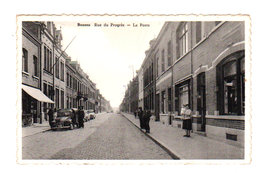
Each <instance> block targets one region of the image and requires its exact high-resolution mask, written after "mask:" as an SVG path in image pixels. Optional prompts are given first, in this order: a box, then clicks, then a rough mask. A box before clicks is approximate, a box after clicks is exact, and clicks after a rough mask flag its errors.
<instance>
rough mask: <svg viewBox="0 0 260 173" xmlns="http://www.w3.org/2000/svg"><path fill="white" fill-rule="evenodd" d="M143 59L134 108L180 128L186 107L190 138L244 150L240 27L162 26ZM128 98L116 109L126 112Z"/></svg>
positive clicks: (208, 24) (237, 24)
mask: <svg viewBox="0 0 260 173" xmlns="http://www.w3.org/2000/svg"><path fill="white" fill-rule="evenodd" d="M145 54H146V56H145V58H144V61H143V63H142V65H141V68H140V69H139V71H138V73H137V77H138V80H137V81H138V92H139V93H138V94H139V97H138V106H139V107H142V108H143V109H149V110H151V111H152V112H153V114H154V116H155V120H157V121H161V122H163V123H165V124H170V125H171V126H173V127H176V128H182V120H181V116H180V110H181V108H182V106H183V105H186V104H188V105H189V108H190V109H191V110H192V113H193V118H192V119H193V123H192V128H193V132H196V133H199V134H203V135H205V136H207V137H211V138H215V139H219V140H222V141H225V142H227V143H230V144H234V145H237V146H244V130H245V116H244V115H245V23H244V22H242V21H207V22H201V21H197V22H196V21H194V22H192V21H187V22H165V24H164V25H163V27H162V29H161V31H160V33H159V34H158V36H157V38H156V39H153V40H151V41H150V48H149V49H148V50H147V51H146V52H145ZM131 82H132V81H131ZM131 82H130V83H131ZM130 86H131V85H129V87H130ZM131 90H132V89H131V88H128V89H127V92H128V91H131ZM127 92H126V95H125V98H124V100H123V102H122V103H121V105H120V109H121V111H128V112H130V111H131V109H126V108H127V106H126V105H128V104H129V103H128V101H129V100H132V99H131V98H130V99H126V98H127V97H128V95H127ZM130 96H131V95H130Z"/></svg>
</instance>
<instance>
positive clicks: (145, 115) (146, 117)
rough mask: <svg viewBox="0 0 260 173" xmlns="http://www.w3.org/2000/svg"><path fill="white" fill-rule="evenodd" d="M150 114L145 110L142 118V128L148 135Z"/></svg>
mask: <svg viewBox="0 0 260 173" xmlns="http://www.w3.org/2000/svg"><path fill="white" fill-rule="evenodd" d="M151 116H152V114H151V111H150V110H146V111H145V113H144V118H143V121H144V128H145V132H146V133H150V125H149V123H150V118H151Z"/></svg>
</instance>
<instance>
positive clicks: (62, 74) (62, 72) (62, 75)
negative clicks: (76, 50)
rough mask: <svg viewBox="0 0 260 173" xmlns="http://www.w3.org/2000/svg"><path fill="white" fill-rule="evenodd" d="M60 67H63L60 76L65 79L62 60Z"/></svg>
mask: <svg viewBox="0 0 260 173" xmlns="http://www.w3.org/2000/svg"><path fill="white" fill-rule="evenodd" d="M60 68H61V71H60V73H61V74H60V75H61V76H60V78H61V80H62V81H64V63H63V62H60Z"/></svg>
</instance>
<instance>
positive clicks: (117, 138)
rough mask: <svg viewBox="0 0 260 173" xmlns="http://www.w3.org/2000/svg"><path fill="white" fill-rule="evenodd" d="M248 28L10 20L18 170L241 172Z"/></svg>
mask: <svg viewBox="0 0 260 173" xmlns="http://www.w3.org/2000/svg"><path fill="white" fill-rule="evenodd" d="M250 25H251V24H250V17H249V16H247V15H219V16H218V15H167V16H166V15H165V16H163V15H38V16H37V15H17V95H18V98H19V99H18V101H17V163H19V164H32V163H34V164H49V163H57V164H99V163H104V162H105V163H113V164H121V163H124V164H182V165H183V164H197V163H200V164H201V163H203V164H208V163H213V164H233V163H234V164H249V163H250V162H251V151H252V150H251V145H252V144H251V142H252V139H251V133H252V131H251V117H252V115H251V54H250V52H251V51H250V50H251V47H250V40H251V35H250ZM177 160H178V161H177Z"/></svg>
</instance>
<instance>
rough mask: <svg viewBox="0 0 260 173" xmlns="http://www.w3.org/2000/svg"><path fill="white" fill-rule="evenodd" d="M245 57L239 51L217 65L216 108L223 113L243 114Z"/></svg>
mask: <svg viewBox="0 0 260 173" xmlns="http://www.w3.org/2000/svg"><path fill="white" fill-rule="evenodd" d="M244 63H245V58H244V52H239V53H235V54H233V55H231V56H230V57H228V58H226V59H225V60H224V61H223V62H221V63H220V64H219V65H218V68H217V70H218V71H217V73H218V75H217V76H218V88H219V92H218V109H219V110H220V112H221V114H225V115H244V110H245V68H244Z"/></svg>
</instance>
